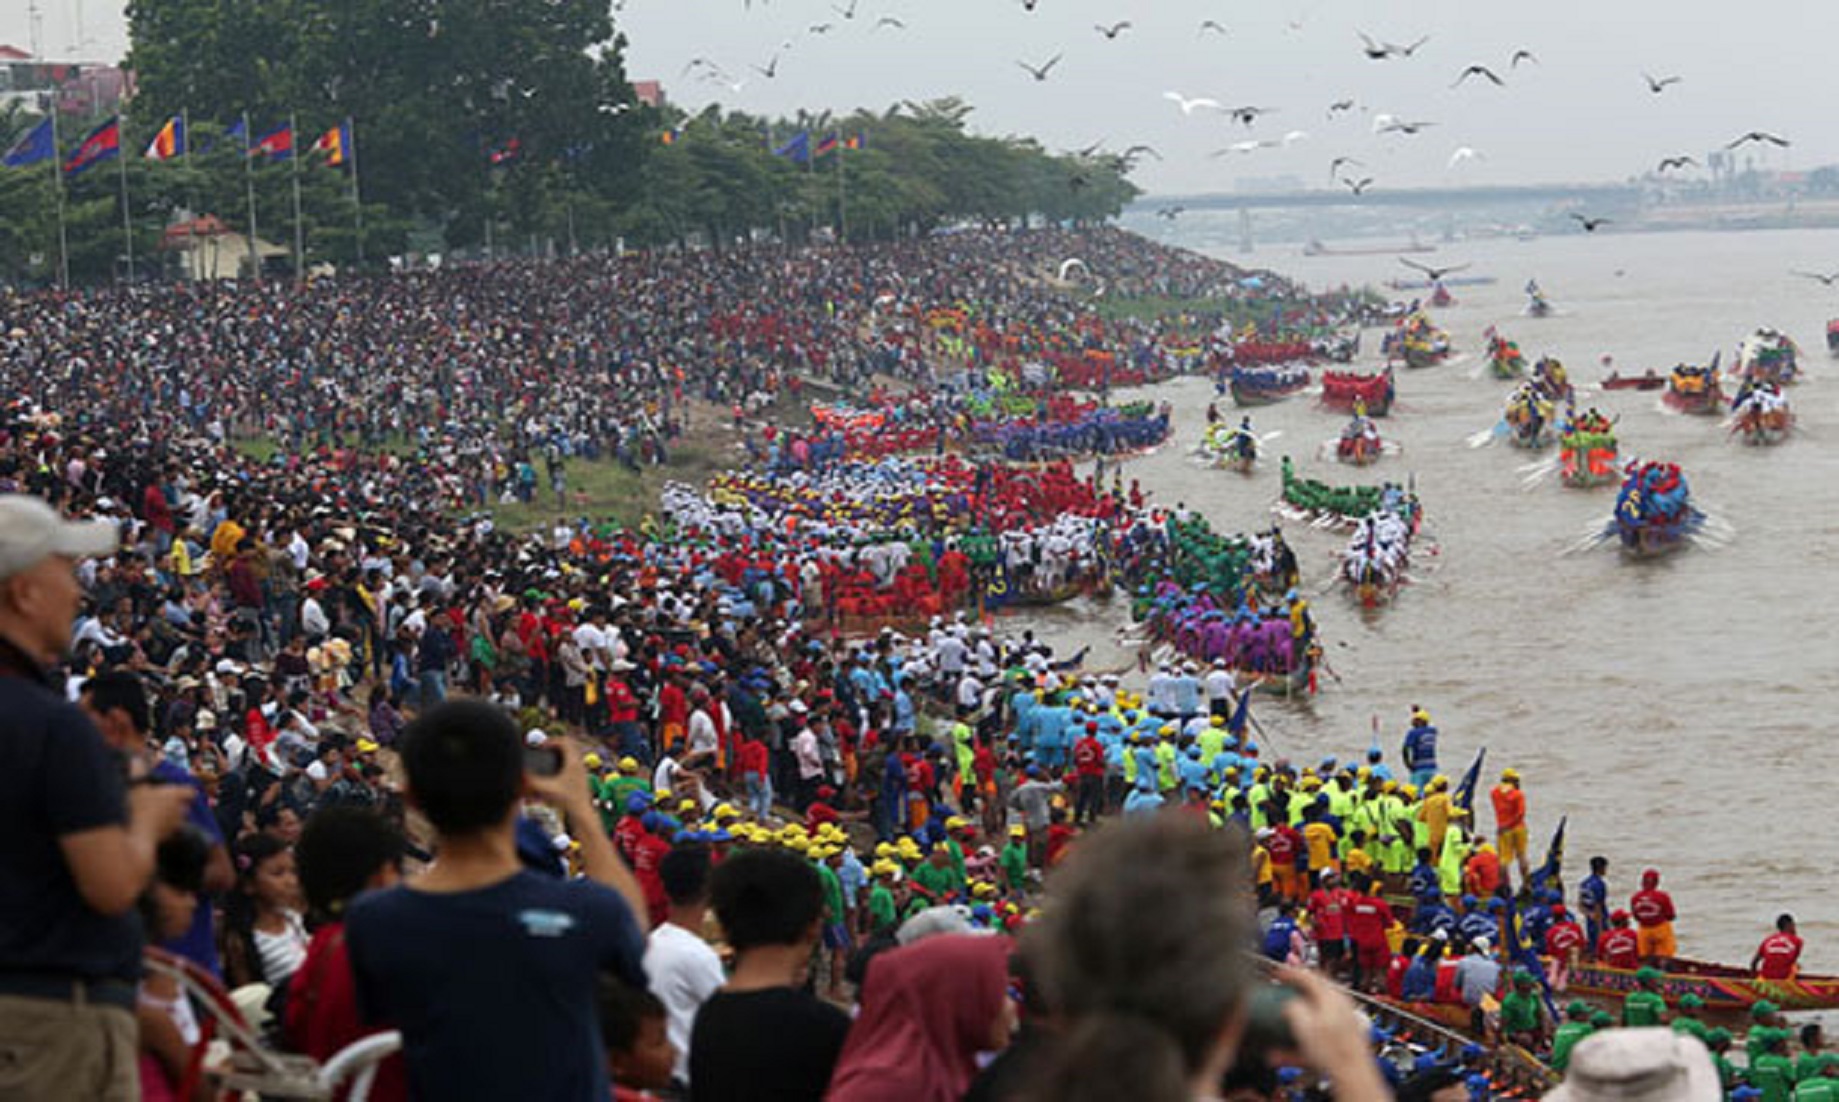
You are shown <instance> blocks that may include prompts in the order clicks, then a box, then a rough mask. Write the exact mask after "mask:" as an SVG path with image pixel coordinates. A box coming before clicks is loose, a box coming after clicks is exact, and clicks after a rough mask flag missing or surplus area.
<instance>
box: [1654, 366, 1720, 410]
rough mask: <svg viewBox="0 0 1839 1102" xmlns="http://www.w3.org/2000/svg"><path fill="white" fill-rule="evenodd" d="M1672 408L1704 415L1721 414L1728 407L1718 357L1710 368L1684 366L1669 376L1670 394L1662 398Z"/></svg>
mask: <svg viewBox="0 0 1839 1102" xmlns="http://www.w3.org/2000/svg"><path fill="white" fill-rule="evenodd" d="M1661 401H1663V402H1665V403H1666V405H1667V407H1668V408H1669V409H1675V410H1678V411H1679V412H1681V413H1693V414H1699V415H1701V416H1706V415H1710V414H1714V413H1717V412H1718V411H1719V410H1720V409H1722V408H1723V407H1724V391H1723V388H1722V387H1721V385H1720V383H1719V378H1718V357H1717V356H1713V357H1712V358H1711V363H1710V364H1709V365H1708V366H1704V367H1700V366H1698V365H1696V364H1680V365H1678V366H1677V367H1675V368H1674V369H1673V370H1672V371H1670V372H1668V374H1667V389H1666V393H1664V394H1663V395H1661Z"/></svg>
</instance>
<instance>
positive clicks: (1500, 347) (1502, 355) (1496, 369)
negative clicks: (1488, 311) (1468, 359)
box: [1482, 325, 1526, 379]
mask: <svg viewBox="0 0 1839 1102" xmlns="http://www.w3.org/2000/svg"><path fill="white" fill-rule="evenodd" d="M1482 336H1484V337H1486V338H1487V340H1488V370H1489V371H1490V372H1492V373H1493V375H1494V377H1495V378H1497V379H1517V378H1519V377H1520V376H1522V375H1524V374H1526V354H1525V353H1524V352H1521V351H1520V346H1519V343H1518V342H1517V341H1512V340H1509V339H1507V338H1506V337H1503V336H1501V334H1500V332H1499V331H1498V330H1496V329H1495V328H1494V327H1493V326H1492V325H1490V326H1489V327H1488V331H1487V332H1486V333H1483V334H1482Z"/></svg>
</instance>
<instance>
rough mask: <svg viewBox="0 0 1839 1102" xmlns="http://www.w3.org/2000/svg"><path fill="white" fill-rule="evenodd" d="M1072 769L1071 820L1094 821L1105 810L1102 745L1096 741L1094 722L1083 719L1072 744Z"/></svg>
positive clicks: (1096, 728) (1096, 727)
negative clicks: (1074, 785)
mask: <svg viewBox="0 0 1839 1102" xmlns="http://www.w3.org/2000/svg"><path fill="white" fill-rule="evenodd" d="M1073 772H1074V774H1075V776H1076V777H1077V778H1078V788H1077V789H1076V790H1075V795H1074V798H1073V822H1075V823H1090V822H1095V821H1097V819H1098V816H1099V814H1100V813H1101V812H1103V811H1104V809H1105V744H1104V743H1102V742H1100V741H1098V724H1097V723H1093V722H1087V723H1086V733H1085V735H1084V737H1082V738H1081V739H1080V740H1079V741H1078V742H1075V743H1074V744H1073Z"/></svg>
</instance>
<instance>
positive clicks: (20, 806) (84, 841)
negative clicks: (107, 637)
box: [0, 494, 192, 1100]
mask: <svg viewBox="0 0 1839 1102" xmlns="http://www.w3.org/2000/svg"><path fill="white" fill-rule="evenodd" d="M116 539H117V537H116V532H115V529H114V527H113V526H112V525H110V524H107V523H100V522H93V521H92V522H89V523H75V522H71V521H66V520H64V519H63V518H61V517H60V516H58V514H57V512H56V511H55V510H53V509H52V508H51V507H50V506H49V505H47V504H45V503H44V502H43V501H40V500H39V499H37V498H34V497H28V496H24V495H13V494H9V495H5V496H0V715H4V716H5V717H6V721H5V725H4V728H3V729H0V833H3V834H4V836H5V838H6V839H7V844H6V845H5V846H4V847H0V1038H5V1041H6V1048H7V1059H8V1063H7V1065H6V1075H7V1083H8V1086H9V1092H8V1097H11V1098H23V1099H39V1098H47V1099H48V1098H96V1099H109V1100H115V1099H122V1100H127V1099H138V1098H139V1097H140V1085H139V1076H138V1074H137V1071H136V1064H135V1052H136V1048H137V1041H136V1027H135V1019H134V1007H135V983H136V981H137V980H138V979H139V977H140V957H141V930H140V922H139V920H138V919H137V918H136V916H135V914H134V904H135V901H136V899H138V898H139V896H140V893H141V892H142V891H143V890H145V888H146V886H147V883H148V881H149V880H150V879H152V876H153V869H154V854H155V850H156V849H157V847H158V846H159V843H160V841H161V840H162V839H163V838H165V837H166V836H168V835H170V834H171V833H173V832H174V831H175V830H177V829H178V827H179V824H180V823H181V822H183V821H184V818H185V811H186V806H187V805H188V804H189V802H190V800H191V795H192V790H191V789H190V788H187V787H183V786H179V785H149V784H136V785H134V786H132V787H130V786H129V784H128V778H127V777H126V776H125V775H124V771H123V770H122V768H121V766H120V763H119V761H118V760H117V759H116V758H115V756H114V755H113V754H112V753H111V752H110V751H109V748H108V746H107V744H105V743H104V742H103V740H102V736H101V735H100V734H98V733H97V731H96V728H95V726H94V725H93V724H91V723H90V721H89V719H88V718H87V717H85V716H84V715H83V713H82V712H81V711H80V710H79V709H78V708H77V707H76V706H75V705H74V704H71V703H70V702H69V701H67V700H66V699H64V696H63V694H62V693H61V692H59V691H58V690H57V689H56V688H55V687H54V685H53V682H52V681H51V679H50V677H49V669H50V667H51V666H52V665H54V664H55V663H56V662H57V661H58V660H59V659H60V658H61V657H63V654H64V651H65V649H66V648H68V647H69V645H70V634H71V621H72V620H73V619H74V618H75V616H76V612H77V605H78V603H79V601H80V600H81V598H82V591H81V589H80V588H79V586H78V584H77V577H76V571H75V563H76V561H77V560H78V559H81V558H87V557H92V556H97V555H107V554H110V553H112V552H113V551H114V550H115V546H116Z"/></svg>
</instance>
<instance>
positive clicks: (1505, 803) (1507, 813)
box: [1488, 769, 1527, 880]
mask: <svg viewBox="0 0 1839 1102" xmlns="http://www.w3.org/2000/svg"><path fill="white" fill-rule="evenodd" d="M1488 795H1489V796H1490V797H1491V798H1492V799H1493V800H1494V827H1495V831H1496V833H1497V834H1499V835H1500V842H1501V864H1502V865H1505V864H1506V863H1507V862H1509V861H1513V862H1516V863H1517V864H1518V865H1519V866H1520V879H1521V880H1524V879H1526V876H1527V871H1526V793H1525V792H1523V791H1521V789H1520V772H1519V770H1517V769H1503V770H1501V783H1499V784H1497V785H1495V786H1494V788H1493V790H1492V791H1490V792H1489V793H1488Z"/></svg>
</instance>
